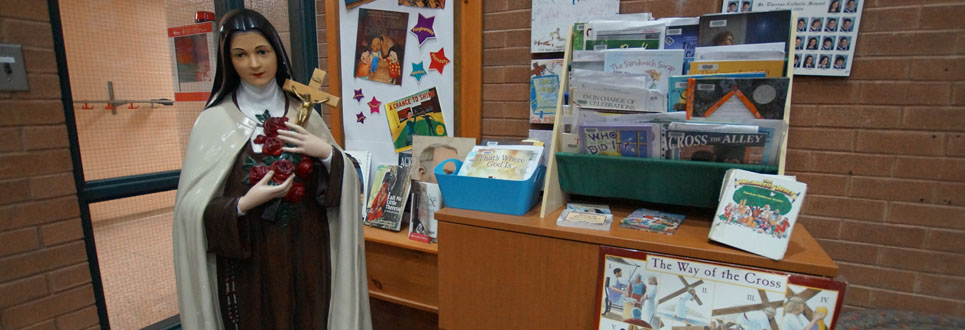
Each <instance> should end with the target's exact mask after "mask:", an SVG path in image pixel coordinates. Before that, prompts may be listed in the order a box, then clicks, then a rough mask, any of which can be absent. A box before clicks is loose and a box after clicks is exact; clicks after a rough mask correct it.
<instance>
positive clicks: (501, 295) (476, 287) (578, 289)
mask: <svg viewBox="0 0 965 330" xmlns="http://www.w3.org/2000/svg"><path fill="white" fill-rule="evenodd" d="M561 211H562V210H557V211H556V212H553V213H552V214H550V215H549V216H547V217H546V218H540V217H539V206H537V207H535V208H534V209H533V210H531V211H530V212H529V213H527V214H525V215H523V216H510V215H503V214H494V213H486V212H477V211H469V210H461V209H450V208H446V209H443V210H440V211H439V212H437V213H436V219H438V220H439V232H440V236H439V237H440V239H439V306H440V309H439V325H440V328H442V329H459V330H462V329H510V328H512V329H527V328H528V329H592V328H594V327H595V326H596V324H594V313H595V311H597V310H598V309H599V308H598V306H596V299H595V298H596V294H597V285H598V284H597V280H598V279H597V278H598V267H599V265H600V260H599V259H600V256H599V247H600V246H601V245H608V246H615V247H621V248H629V249H637V250H643V251H649V252H657V253H665V254H672V255H677V256H684V257H692V258H699V259H705V260H712V261H719V262H725V263H733V264H741V265H747V266H754V267H760V268H768V269H774V270H781V271H787V272H795V273H803V274H811V275H819V276H827V277H833V276H834V275H836V274H837V270H838V268H837V266H836V265H835V264H834V262H833V261H832V260H831V258H830V257H829V256H828V255H827V253H825V252H824V250H823V249H821V247H820V246H819V245H818V243H817V242H816V241H815V240H814V237H812V236H811V234H810V233H809V232H808V231H807V230H806V229H805V228H804V227H803V226H801V225H800V224H798V225H797V227H795V228H794V233H793V235H792V238H791V243H790V244H789V246H788V251H787V254H786V256H785V258H784V260H782V261H773V260H770V259H767V258H764V257H760V256H757V255H753V254H750V253H747V252H742V251H740V250H736V249H733V248H730V247H726V246H723V245H719V244H715V243H710V242H709V241H708V239H707V234H708V231H709V230H710V221H709V219H706V218H704V219H698V218H691V217H690V216H689V215H688V218H687V220H686V221H684V223H683V225H682V226H681V227H680V228H679V229H678V230H677V232H676V233H675V234H674V235H672V236H666V235H662V234H655V233H648V232H644V231H639V230H632V229H625V228H621V227H620V226H619V225H617V224H616V223H614V225H613V227H611V229H610V231H609V232H604V231H597V230H587V229H578V228H567V227H558V226H556V217H557V216H558V215H559V214H560V212H561ZM612 211H613V214H614V219H615V220H617V221H618V220H619V219H622V218H624V217H626V216H627V215H628V214H630V212H631V211H632V209H630V208H625V207H612ZM615 222H616V221H615Z"/></svg>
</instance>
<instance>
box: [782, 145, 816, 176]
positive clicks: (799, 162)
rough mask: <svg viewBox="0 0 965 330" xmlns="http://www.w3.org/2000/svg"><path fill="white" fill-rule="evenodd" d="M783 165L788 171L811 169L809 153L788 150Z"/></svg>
mask: <svg viewBox="0 0 965 330" xmlns="http://www.w3.org/2000/svg"><path fill="white" fill-rule="evenodd" d="M784 164H785V167H786V170H788V171H808V170H810V169H811V152H810V151H807V150H798V149H791V148H788V149H787V157H786V158H785V160H784Z"/></svg>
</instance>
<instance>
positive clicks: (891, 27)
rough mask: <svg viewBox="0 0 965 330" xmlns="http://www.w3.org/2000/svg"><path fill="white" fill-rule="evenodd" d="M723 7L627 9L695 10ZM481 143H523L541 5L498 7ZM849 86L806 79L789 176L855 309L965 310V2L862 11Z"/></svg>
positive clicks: (494, 0) (642, 7)
mask: <svg viewBox="0 0 965 330" xmlns="http://www.w3.org/2000/svg"><path fill="white" fill-rule="evenodd" d="M719 6H720V1H717V0H687V1H677V0H653V1H627V0H624V1H622V2H621V6H620V12H621V13H635V12H647V11H649V12H652V13H653V14H654V15H655V16H657V17H671V16H697V15H700V14H703V13H711V12H716V11H718V10H719V8H720V7H719ZM484 15H485V16H484V18H483V29H484V32H483V42H484V44H483V47H484V49H483V95H482V97H483V131H482V132H483V136H484V137H485V138H500V137H517V138H518V137H524V136H526V135H527V129H529V128H530V124H529V123H528V105H529V102H528V101H529V94H528V92H527V91H528V79H529V65H530V55H529V39H530V30H529V26H530V1H515V0H513V1H510V0H487V1H486V2H485V7H484ZM863 15H864V16H863V19H862V22H861V27H860V30H861V31H860V37H859V38H858V41H859V43H858V44H857V46H856V54H855V61H854V70H853V71H852V75H851V77H850V79H842V78H830V77H804V76H801V77H795V79H794V82H795V84H794V91H793V96H792V103H793V106H792V116H791V130H790V132H789V136H790V137H789V140H788V148H789V149H788V158H787V170H788V172H789V173H790V174H794V175H797V176H798V177H799V178H800V179H801V180H802V181H804V182H807V183H808V186H809V187H808V188H809V189H808V190H809V191H808V198H807V201H806V205H805V207H804V210H803V213H802V215H801V218H800V219H801V222H802V223H803V224H804V225H805V226H806V227H807V228H808V230H809V231H810V232H811V233H812V234H813V235H814V236H815V237H817V238H818V240H819V241H820V243H821V245H822V246H823V247H824V248H825V250H826V251H827V252H828V254H830V255H831V257H832V258H833V259H834V260H835V261H836V262H837V263H838V265H839V266H840V268H841V271H840V273H841V275H844V276H846V277H847V279H848V281H850V286H849V288H848V292H847V296H846V299H845V304H846V305H847V306H848V308H849V309H853V308H882V309H883V308H893V309H911V310H920V311H930V312H938V313H948V314H957V315H965V244H963V243H962V242H963V241H965V216H963V214H965V137H963V135H965V107H963V105H965V82H963V81H965V56H963V54H965V33H963V32H965V31H963V30H965V21H963V20H961V19H960V17H962V16H963V15H965V3H962V2H961V1H938V0H934V1H887V0H868V1H867V2H866V3H865V8H864V13H863Z"/></svg>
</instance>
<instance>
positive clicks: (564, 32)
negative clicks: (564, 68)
mask: <svg viewBox="0 0 965 330" xmlns="http://www.w3.org/2000/svg"><path fill="white" fill-rule="evenodd" d="M619 11H620V1H619V0H533V20H532V22H533V24H532V37H531V38H530V40H531V41H530V42H531V51H532V52H533V53H553V52H562V51H564V48H566V38H567V37H569V31H570V27H571V26H572V25H573V23H576V22H587V21H590V20H592V19H595V18H599V17H603V16H608V15H614V14H616V13H617V12H619Z"/></svg>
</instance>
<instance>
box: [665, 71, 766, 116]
mask: <svg viewBox="0 0 965 330" xmlns="http://www.w3.org/2000/svg"><path fill="white" fill-rule="evenodd" d="M764 76H765V73H764V72H744V73H722V74H715V75H709V74H702V75H684V76H671V77H670V80H669V82H668V86H669V87H668V88H669V89H668V90H667V111H687V99H688V98H689V97H687V95H688V94H687V81H688V79H690V78H707V77H729V78H764Z"/></svg>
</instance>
